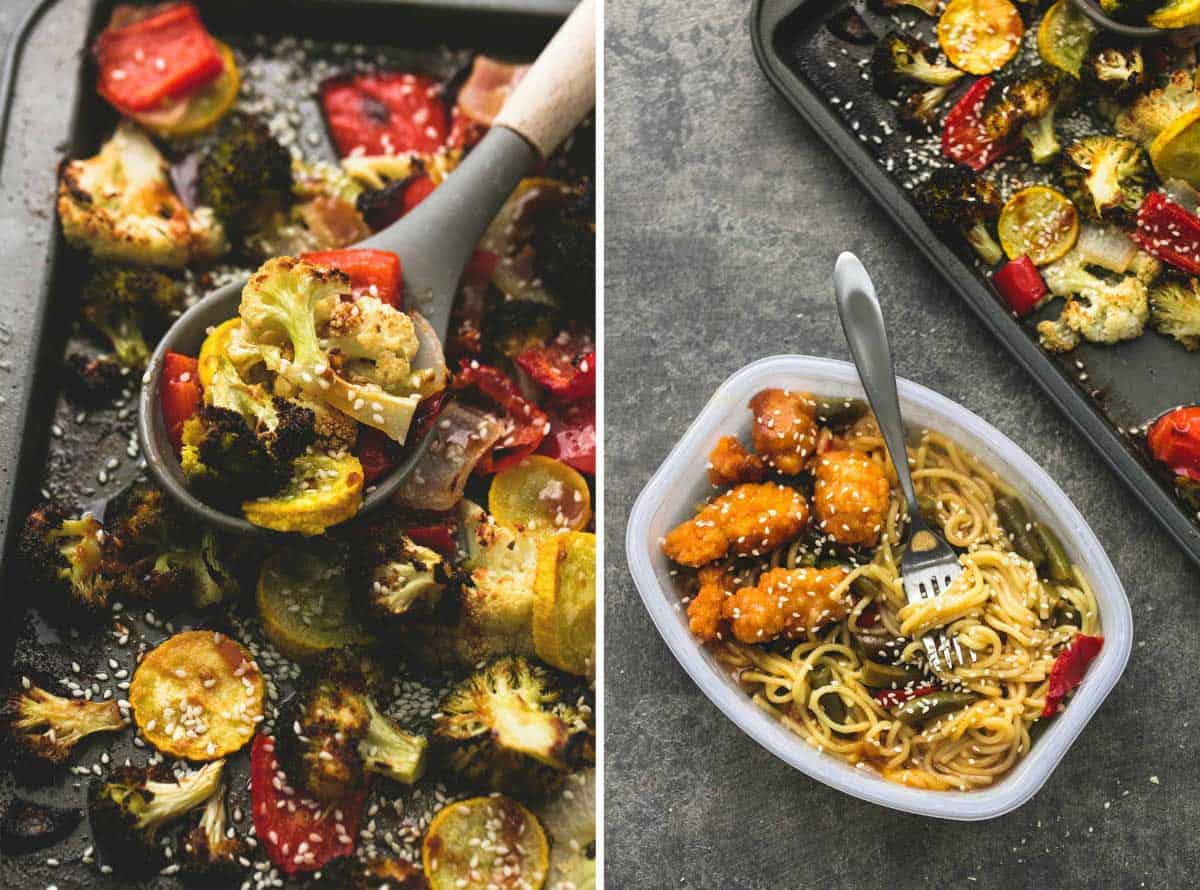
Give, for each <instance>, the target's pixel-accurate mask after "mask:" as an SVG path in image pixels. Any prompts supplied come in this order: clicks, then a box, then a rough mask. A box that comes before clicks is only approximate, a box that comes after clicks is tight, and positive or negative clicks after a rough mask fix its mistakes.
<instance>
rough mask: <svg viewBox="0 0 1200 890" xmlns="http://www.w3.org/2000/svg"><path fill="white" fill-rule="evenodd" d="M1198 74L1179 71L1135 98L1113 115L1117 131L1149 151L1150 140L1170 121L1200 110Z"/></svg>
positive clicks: (1192, 70)
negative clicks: (1161, 84)
mask: <svg viewBox="0 0 1200 890" xmlns="http://www.w3.org/2000/svg"><path fill="white" fill-rule="evenodd" d="M1198 73H1200V71H1197V70H1194V69H1189V68H1181V69H1180V70H1178V71H1175V72H1173V73H1172V74H1171V76H1170V78H1169V79H1168V80H1167V82H1166V84H1165V85H1163V86H1161V87H1158V88H1157V89H1153V90H1150V91H1149V92H1146V93H1142V94H1141V95H1140V96H1138V97H1137V98H1135V99H1134V100H1133V101H1132V102H1130V103H1129V105H1127V106H1126V107H1125V108H1124V109H1123V110H1122V111H1121V112H1120V113H1119V114H1118V115H1117V118H1116V121H1115V124H1116V128H1117V132H1118V133H1119V134H1121V135H1122V136H1127V137H1128V138H1130V139H1133V140H1134V141H1135V142H1139V143H1141V145H1142V147H1143V148H1146V149H1149V147H1150V143H1152V142H1153V141H1154V137H1156V136H1157V135H1158V134H1159V133H1161V132H1162V131H1163V130H1165V129H1166V128H1167V126H1168V125H1169V124H1170V123H1171V122H1172V121H1174V120H1175V119H1176V118H1178V117H1179V116H1180V115H1183V114H1186V113H1187V112H1189V111H1192V110H1193V109H1195V108H1197V107H1200V89H1198V83H1197V74H1198Z"/></svg>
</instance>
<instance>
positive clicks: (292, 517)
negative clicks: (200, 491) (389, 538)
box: [242, 454, 363, 535]
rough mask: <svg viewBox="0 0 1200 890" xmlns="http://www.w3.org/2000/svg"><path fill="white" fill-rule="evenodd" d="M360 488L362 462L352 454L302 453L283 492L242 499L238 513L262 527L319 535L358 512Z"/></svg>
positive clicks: (278, 530)
mask: <svg viewBox="0 0 1200 890" xmlns="http://www.w3.org/2000/svg"><path fill="white" fill-rule="evenodd" d="M362 489H363V469H362V464H360V463H359V462H358V458H357V457H355V456H354V455H352V454H347V455H343V456H341V457H331V456H330V455H327V454H306V455H302V456H301V457H298V458H296V463H295V466H294V467H293V469H292V481H291V482H289V483H288V484H287V487H285V488H284V489H283V491H281V492H279V493H278V494H273V495H271V496H269V497H264V498H259V499H258V500H254V501H246V502H245V503H243V504H242V512H244V513H245V514H246V518H247V519H248V520H250V522H252V523H254V524H255V525H259V526H262V527H263V528H269V529H273V530H274V531H277V532H295V533H297V534H301V535H319V534H322V533H324V531H325V530H326V529H327V528H330V527H332V526H335V525H337V524H338V523H340V522H345V521H346V520H347V519H350V518H352V517H353V516H354V515H355V514H357V513H358V508H359V507H361V506H362Z"/></svg>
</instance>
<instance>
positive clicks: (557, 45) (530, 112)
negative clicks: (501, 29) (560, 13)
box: [494, 0, 597, 157]
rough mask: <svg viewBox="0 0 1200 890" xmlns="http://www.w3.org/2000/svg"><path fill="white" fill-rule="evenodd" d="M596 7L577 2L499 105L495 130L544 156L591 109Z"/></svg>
mask: <svg viewBox="0 0 1200 890" xmlns="http://www.w3.org/2000/svg"><path fill="white" fill-rule="evenodd" d="M596 26H597V22H596V4H595V0H582V2H580V4H579V5H578V6H576V7H575V11H574V12H572V13H571V15H570V16H569V17H568V18H567V20H566V21H565V22H563V25H562V27H561V28H559V29H558V33H557V34H555V35H554V37H553V39H551V41H550V42H549V43H548V44H546V48H545V49H544V50H542V54H541V55H540V56H538V58H537V61H536V62H534V63H533V67H531V68H530V69H529V72H528V73H527V74H526V75H525V76H524V77H523V78H522V79H521V82H520V83H519V84H517V88H516V89H515V90H514V91H513V94H512V95H511V96H509V97H508V101H507V102H505V103H504V108H502V109H501V110H500V114H499V115H498V116H497V117H496V120H495V122H494V123H495V125H496V126H501V127H508V129H510V130H515V131H516V132H517V133H520V134H521V136H523V137H524V138H525V139H526V140H527V141H528V142H529V143H530V144H531V145H532V146H533V147H534V148H536V149H537V150H538V153H539V154H540V155H541V156H542V157H546V156H547V155H549V154H550V153H551V152H552V151H554V149H556V148H558V144H559V143H560V142H562V141H563V140H564V139H565V138H566V137H567V135H568V134H569V133H570V132H571V131H572V130H573V129H575V125H576V124H578V123H579V122H580V121H581V120H583V118H584V116H585V115H586V114H587V113H588V112H589V111H591V110H592V108H593V107H594V106H595V104H596Z"/></svg>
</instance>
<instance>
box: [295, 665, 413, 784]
mask: <svg viewBox="0 0 1200 890" xmlns="http://www.w3.org/2000/svg"><path fill="white" fill-rule="evenodd" d="M367 679H368V678H367V677H366V676H365V675H364V673H363V670H362V667H361V662H359V661H358V659H356V657H355V656H353V655H350V654H338V655H335V656H334V657H332V658H331V659H328V660H327V663H326V664H325V665H324V666H323V667H322V672H321V675H320V676H319V677H316V678H312V679H309V680H308V681H307V683H306V685H305V686H304V688H303V689H302V690H301V691H300V692H299V693H297V695H296V696H295V697H294V698H293V699H292V701H291V702H290V703H289V704H288V706H287V707H285V709H284V713H283V714H282V715H281V717H280V720H279V726H280V727H281V729H280V732H279V735H278V737H277V738H276V742H275V750H276V753H277V754H278V756H279V762H280V765H281V766H282V767H283V770H284V772H285V773H287V775H288V777H289V778H290V779H291V780H292V781H293V782H296V783H297V785H298V786H299V787H301V788H303V789H304V790H305V791H307V792H308V793H309V794H311V795H312V796H313V798H315V799H316V800H318V801H322V802H332V801H335V800H339V799H341V798H342V797H344V796H345V795H346V793H347V792H349V791H353V790H356V789H359V788H362V787H363V785H364V783H365V781H366V774H367V773H376V774H378V775H382V776H387V777H388V778H390V779H393V780H395V781H397V782H402V783H404V784H406V785H411V784H413V783H414V782H416V781H417V780H418V779H420V778H421V776H422V775H423V774H424V772H425V760H426V756H425V749H426V745H427V742H426V739H425V737H424V736H420V735H416V734H414V733H409V732H405V731H404V730H403V729H401V728H400V727H398V726H396V724H394V723H393V722H392V721H391V720H389V719H388V718H387V717H386V716H384V714H382V713H381V712H380V711H379V709H378V708H377V707H376V706H375V703H374V702H372V701H371V698H370V696H369V694H368V692H367V686H368V682H367Z"/></svg>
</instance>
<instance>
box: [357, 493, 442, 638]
mask: <svg viewBox="0 0 1200 890" xmlns="http://www.w3.org/2000/svg"><path fill="white" fill-rule="evenodd" d="M350 546H351V555H350V561H349V565H350V569H351V580H352V584H353V589H354V595H355V598H356V600H357V602H358V604H359V607H360V608H361V609H362V611H363V612H364V613H365V614H366V616H367V617H368V618H369V619H370V620H375V621H384V622H386V623H389V624H391V623H404V622H406V621H408V620H410V619H412V618H413V617H414V616H427V615H429V614H430V613H432V612H433V611H434V609H435V608H436V607H437V605H438V602H439V600H440V599H441V596H442V591H443V590H445V588H446V584H447V582H448V580H449V578H448V575H447V571H446V564H445V561H444V560H443V559H442V558H441V556H439V555H438V554H437V553H435V552H434V551H433V550H430V549H429V548H428V547H422V546H420V545H419V544H417V543H416V542H414V541H413V540H412V539H411V538H409V537H408V536H407V535H405V534H404V531H403V525H402V524H401V523H400V522H399V521H398V520H397V519H396V518H395V517H387V518H383V519H376V520H372V521H370V522H368V523H366V524H365V525H363V526H361V527H359V528H357V529H355V530H354V531H353V532H352V533H351V545H350Z"/></svg>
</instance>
